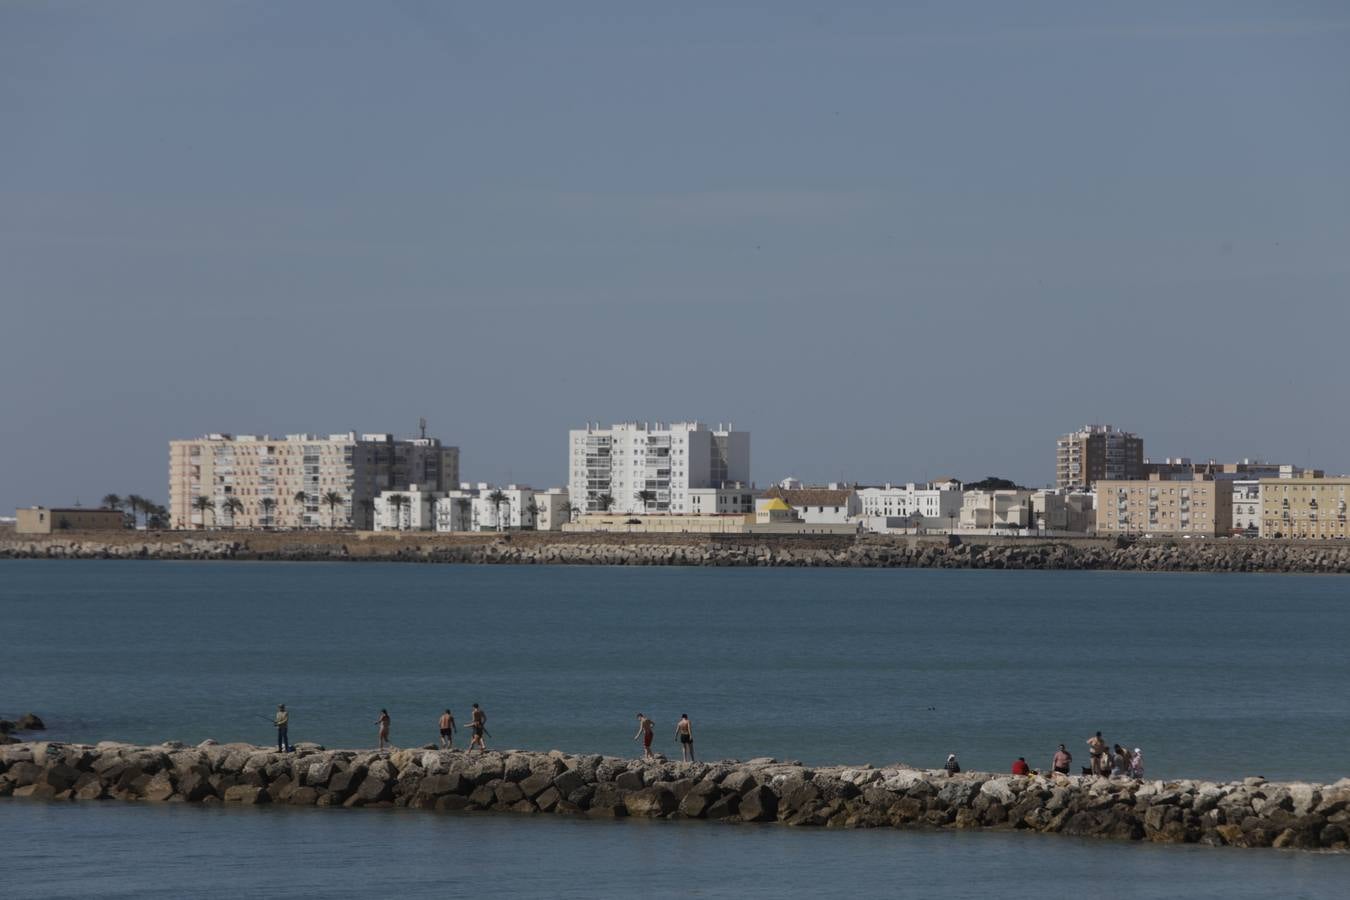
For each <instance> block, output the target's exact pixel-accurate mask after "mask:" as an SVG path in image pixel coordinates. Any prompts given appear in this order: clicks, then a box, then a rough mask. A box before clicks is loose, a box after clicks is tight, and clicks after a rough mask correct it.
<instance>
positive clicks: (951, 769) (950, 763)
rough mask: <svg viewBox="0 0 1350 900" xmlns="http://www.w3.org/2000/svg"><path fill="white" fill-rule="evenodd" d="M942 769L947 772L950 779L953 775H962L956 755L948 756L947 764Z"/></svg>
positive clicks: (949, 754) (950, 754)
mask: <svg viewBox="0 0 1350 900" xmlns="http://www.w3.org/2000/svg"><path fill="white" fill-rule="evenodd" d="M942 768H944V769H946V770H947V777H948V778H951V777H952V776H953V775H959V774H960V773H961V764H960V763H959V762H957V761H956V754H955V753H948V754H947V762H946V763H945V764H944V765H943V766H942Z"/></svg>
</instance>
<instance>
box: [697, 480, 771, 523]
mask: <svg viewBox="0 0 1350 900" xmlns="http://www.w3.org/2000/svg"><path fill="white" fill-rule="evenodd" d="M687 496H688V507H689V508H688V510H687V512H688V514H689V515H691V516H705V515H718V516H729V515H745V514H747V513H752V512H754V511H755V492H754V491H753V490H751V489H750V488H748V487H742V486H741V485H735V486H733V487H721V488H690V489H689V491H688V494H687Z"/></svg>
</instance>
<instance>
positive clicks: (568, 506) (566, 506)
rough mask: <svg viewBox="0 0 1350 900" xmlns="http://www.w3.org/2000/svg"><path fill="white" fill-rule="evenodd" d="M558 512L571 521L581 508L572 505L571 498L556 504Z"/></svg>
mask: <svg viewBox="0 0 1350 900" xmlns="http://www.w3.org/2000/svg"><path fill="white" fill-rule="evenodd" d="M558 512H560V513H562V514H563V515H564V516H567V521H569V522H571V521H573V520H574V519H575V518H576V516H577V514H578V513H580V512H581V509H580V508H579V507H577V506H574V505H572V501H571V500H564V501H563V502H562V503H559V504H558Z"/></svg>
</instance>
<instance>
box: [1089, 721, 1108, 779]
mask: <svg viewBox="0 0 1350 900" xmlns="http://www.w3.org/2000/svg"><path fill="white" fill-rule="evenodd" d="M1087 745H1088V753H1090V754H1091V755H1092V774H1093V775H1110V774H1111V761H1110V759H1108V758H1107V756H1106V739H1105V738H1103V737H1102V733H1101V732H1100V731H1099V732H1097V733H1096V734H1095V735H1093V736H1092V737H1090V738H1088V739H1087Z"/></svg>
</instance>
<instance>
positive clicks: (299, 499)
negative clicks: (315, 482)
mask: <svg viewBox="0 0 1350 900" xmlns="http://www.w3.org/2000/svg"><path fill="white" fill-rule="evenodd" d="M291 499H292V500H294V501H295V502H296V504H297V505H298V506H299V507H300V512H298V513H296V516H295V527H296V528H304V527H305V503H306V501H308V500H309V496H308V495H307V494H306V493H305V492H304V491H296V492H295V496H294V497H292V498H291Z"/></svg>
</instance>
